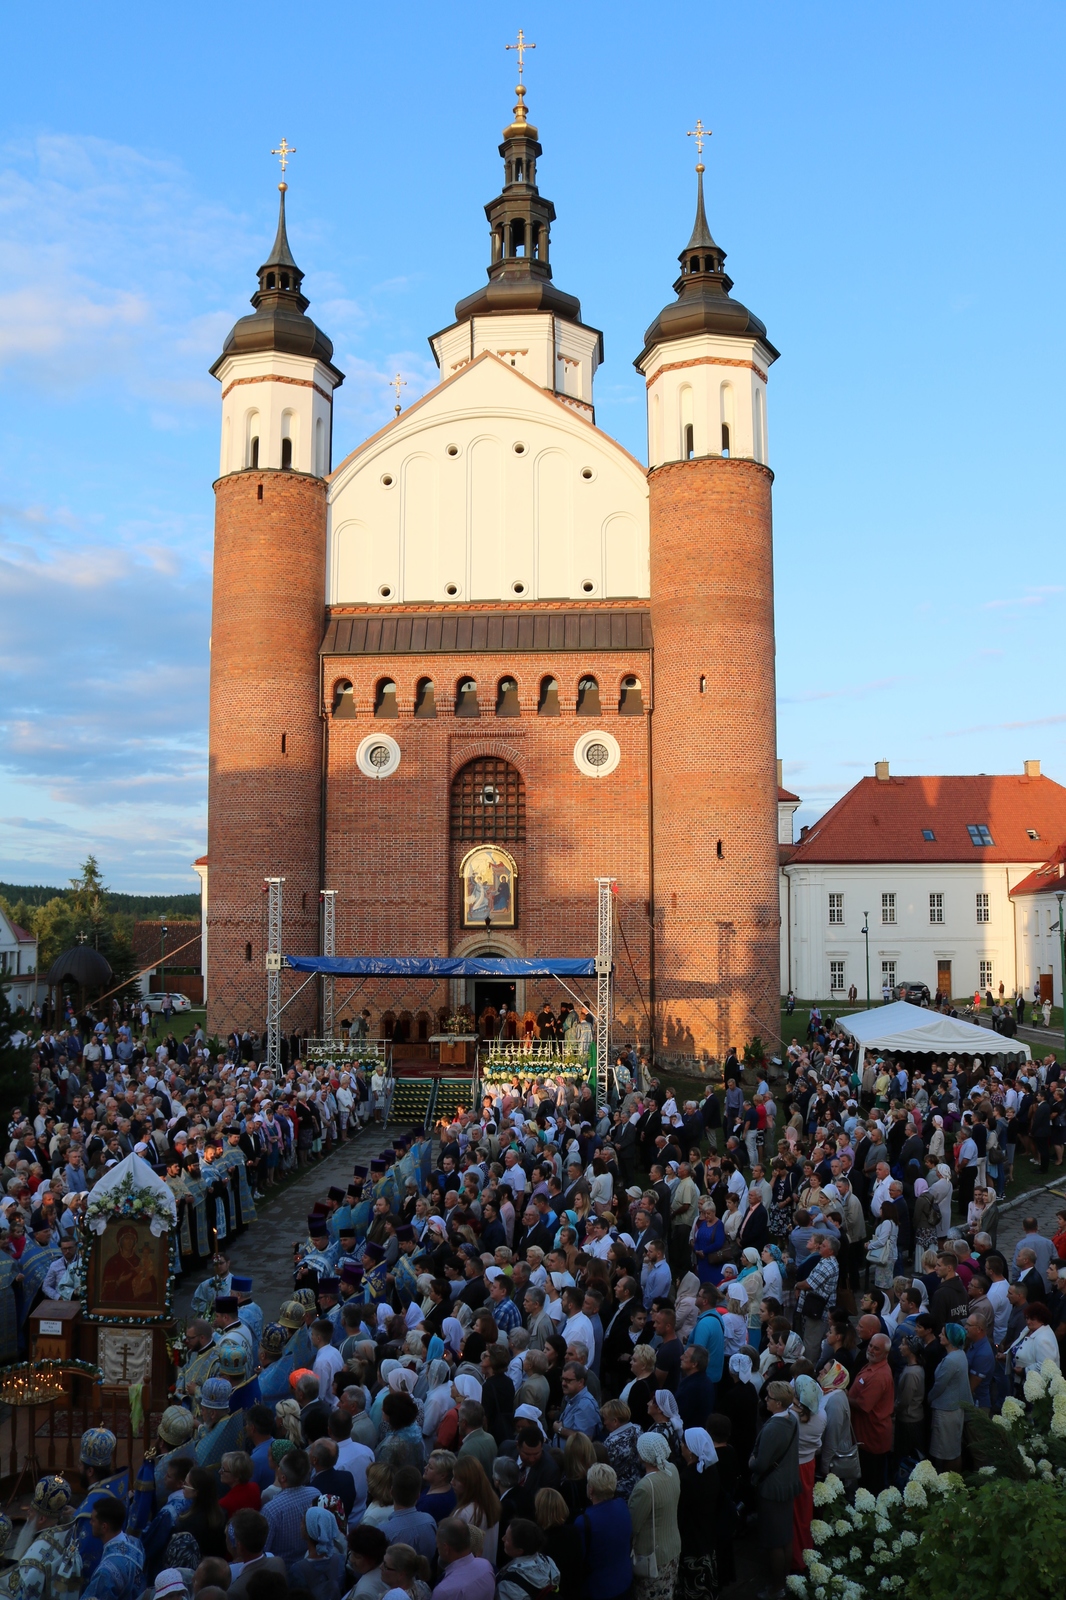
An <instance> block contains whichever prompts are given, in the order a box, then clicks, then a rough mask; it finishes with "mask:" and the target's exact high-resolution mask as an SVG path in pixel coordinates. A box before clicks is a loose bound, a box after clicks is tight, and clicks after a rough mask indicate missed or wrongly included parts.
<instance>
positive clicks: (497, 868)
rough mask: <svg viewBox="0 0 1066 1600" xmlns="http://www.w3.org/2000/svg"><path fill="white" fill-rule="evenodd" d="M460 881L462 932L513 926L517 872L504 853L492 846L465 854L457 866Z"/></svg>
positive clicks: (508, 856) (487, 845)
mask: <svg viewBox="0 0 1066 1600" xmlns="http://www.w3.org/2000/svg"><path fill="white" fill-rule="evenodd" d="M459 880H460V883H461V885H462V897H463V899H462V904H463V927H464V928H483V927H485V925H486V923H489V924H491V926H492V927H494V928H513V927H514V926H515V917H516V899H517V890H518V868H517V867H516V866H515V862H514V858H513V856H510V855H509V854H508V853H507V851H506V850H501V849H500V847H499V845H495V844H482V845H478V846H477V848H476V849H475V850H468V851H467V853H466V855H465V856H464V857H463V859H462V861H461V862H460V865H459Z"/></svg>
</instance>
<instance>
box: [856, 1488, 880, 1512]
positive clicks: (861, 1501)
mask: <svg viewBox="0 0 1066 1600" xmlns="http://www.w3.org/2000/svg"><path fill="white" fill-rule="evenodd" d="M855 1509H856V1511H860V1512H869V1511H876V1510H877V1501H876V1500H875V1499H874V1497H873V1495H872V1494H871V1493H870V1491H869V1489H856V1491H855Z"/></svg>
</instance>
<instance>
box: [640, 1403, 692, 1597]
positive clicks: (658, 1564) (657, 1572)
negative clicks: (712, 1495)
mask: <svg viewBox="0 0 1066 1600" xmlns="http://www.w3.org/2000/svg"><path fill="white" fill-rule="evenodd" d="M637 1450H638V1452H639V1454H640V1459H641V1461H642V1462H643V1463H644V1476H643V1478H641V1480H640V1482H639V1483H638V1484H637V1486H636V1488H635V1489H634V1490H633V1493H632V1494H631V1495H630V1497H629V1515H630V1517H631V1519H632V1522H633V1600H673V1595H674V1585H675V1583H676V1580H677V1568H678V1563H679V1561H680V1559H681V1535H680V1533H679V1532H678V1527H677V1507H678V1502H679V1500H680V1497H681V1480H680V1478H679V1476H678V1472H677V1468H676V1467H674V1466H672V1465H671V1463H670V1447H669V1445H668V1444H667V1442H666V1440H665V1439H664V1438H663V1437H662V1435H661V1434H658V1433H644V1434H642V1435H641V1438H640V1443H639V1445H638V1446H637Z"/></svg>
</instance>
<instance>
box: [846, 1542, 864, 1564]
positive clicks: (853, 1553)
mask: <svg viewBox="0 0 1066 1600" xmlns="http://www.w3.org/2000/svg"><path fill="white" fill-rule="evenodd" d="M848 1560H849V1561H861V1560H862V1551H861V1550H860V1549H859V1547H858V1545H857V1544H853V1545H852V1547H851V1549H850V1550H849V1551H848Z"/></svg>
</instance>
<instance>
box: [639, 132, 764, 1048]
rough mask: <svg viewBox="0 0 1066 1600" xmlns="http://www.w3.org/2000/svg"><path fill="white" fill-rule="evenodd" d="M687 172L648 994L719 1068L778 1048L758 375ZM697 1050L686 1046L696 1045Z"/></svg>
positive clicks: (660, 468) (660, 607)
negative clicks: (751, 1043) (750, 1052)
mask: <svg viewBox="0 0 1066 1600" xmlns="http://www.w3.org/2000/svg"><path fill="white" fill-rule="evenodd" d="M703 171H704V168H703V163H702V160H701V161H700V163H699V165H698V166H697V168H696V172H697V186H698V187H697V205H696V222H695V226H694V228H693V231H692V237H691V239H690V240H689V242H688V244H687V245H686V246H685V249H684V250H683V251H682V252H681V255H680V257H679V260H680V262H681V276H680V277H679V278H678V280H677V282H676V283H675V285H674V288H675V291H676V292H677V300H676V301H675V302H673V303H672V304H670V305H668V306H667V307H666V308H665V309H664V310H663V311H661V312H660V314H659V316H658V317H657V318H656V320H655V321H654V322H653V323H652V325H651V327H650V328H649V329H648V331H647V333H646V334H645V339H644V349H643V350H642V351H641V354H640V356H639V357H638V358H637V361H636V366H637V368H638V370H639V371H640V372H642V373H643V374H644V376H645V378H646V380H647V385H648V461H649V470H648V482H649V489H650V568H651V622H652V633H653V637H654V641H655V701H654V711H653V714H652V718H651V728H652V738H651V775H650V782H651V789H652V806H651V812H652V834H653V862H654V884H653V893H652V902H653V917H654V956H655V973H654V990H655V1001H656V1011H655V1014H656V1021H657V1026H658V1029H659V1030H660V1037H662V1036H663V1035H665V1036H666V1037H667V1038H668V1039H669V1038H671V1037H672V1038H673V1039H674V1040H676V1041H679V1042H680V1047H682V1048H686V1047H687V1048H692V1047H694V1048H695V1049H696V1050H703V1049H707V1050H710V1051H711V1052H712V1053H713V1054H715V1055H718V1056H719V1057H720V1056H721V1055H722V1053H723V1052H724V1050H725V1049H726V1047H727V1046H728V1045H730V1044H734V1045H736V1046H737V1047H738V1048H739V1047H741V1046H742V1045H743V1044H744V1043H745V1042H746V1041H747V1040H748V1039H750V1038H751V1037H752V1036H753V1035H755V1034H758V1035H760V1036H761V1037H762V1039H763V1040H764V1041H767V1042H769V1041H770V1040H772V1039H774V1038H775V1037H776V1036H777V1034H778V1032H779V1003H780V1002H779V988H780V982H779V952H778V924H779V920H780V918H779V903H778V881H777V879H778V865H777V808H776V783H775V757H776V740H775V727H776V724H775V707H774V619H773V561H772V529H771V507H770V486H771V482H772V477H773V475H772V473H771V472H770V469H769V466H768V465H767V444H766V440H767V433H766V375H767V370H768V368H769V366H770V364H771V363H772V362H773V361H774V360H776V358H777V354H778V352H777V351H776V350H775V349H774V347H773V345H772V344H770V342H769V340H768V339H767V337H766V329H765V328H764V327H763V324H762V323H761V322H759V321H758V319H757V318H756V317H754V316H752V314H751V313H750V312H749V311H748V310H747V309H746V308H745V307H744V306H742V305H740V304H739V302H738V301H736V300H733V299H731V298H730V294H729V291H730V289H731V288H732V287H733V285H732V280H731V279H730V278H729V277H728V276H727V275H726V272H725V270H724V263H725V252H724V251H723V250H721V249H720V248H719V246H718V245H717V244H716V243H715V242H714V239H713V238H712V237H711V232H710V229H709V228H708V226H707V217H706V213H705V211H704V203H703ZM690 1036H691V1037H690Z"/></svg>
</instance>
